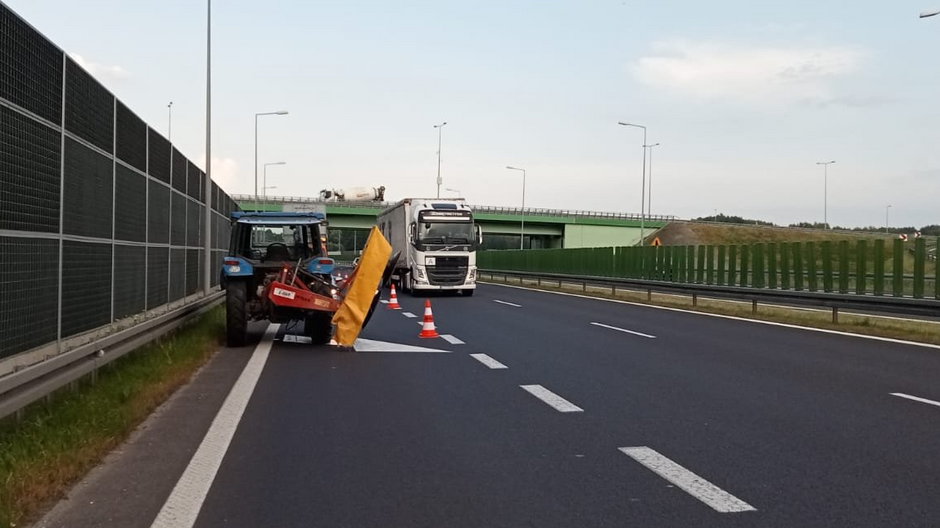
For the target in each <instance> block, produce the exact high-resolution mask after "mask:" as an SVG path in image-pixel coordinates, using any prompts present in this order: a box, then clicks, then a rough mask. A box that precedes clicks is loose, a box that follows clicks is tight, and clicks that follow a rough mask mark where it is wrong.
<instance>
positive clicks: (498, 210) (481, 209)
mask: <svg viewBox="0 0 940 528" xmlns="http://www.w3.org/2000/svg"><path fill="white" fill-rule="evenodd" d="M232 198H233V199H234V200H235V201H236V202H237V203H239V204H246V205H247V204H264V205H275V204H281V203H306V204H322V205H332V206H337V207H350V208H360V209H376V208H379V209H385V208H386V207H389V206H391V205H394V204H395V203H396V202H347V201H335V200H321V199H319V198H312V197H302V196H259V197H258V198H257V199H255V197H254V196H253V195H249V194H235V195H232ZM470 207H471V208H472V209H473V210H474V211H475V212H477V213H490V214H511V215H522V214H523V213H525V215H526V216H556V217H578V218H610V219H617V220H635V221H639V220H640V215H639V214H638V213H618V212H605V211H587V210H580V209H546V208H539V207H526V208H525V209H523V208H521V207H502V206H492V205H472V204H471V205H470ZM645 220H647V221H650V222H669V221H673V220H676V217H675V216H671V215H646V217H645Z"/></svg>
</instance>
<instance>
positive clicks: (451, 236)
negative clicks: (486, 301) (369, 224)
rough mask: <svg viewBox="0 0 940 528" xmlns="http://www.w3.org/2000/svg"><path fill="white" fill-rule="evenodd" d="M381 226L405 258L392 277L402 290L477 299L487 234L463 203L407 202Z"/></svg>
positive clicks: (388, 212) (389, 212)
mask: <svg viewBox="0 0 940 528" xmlns="http://www.w3.org/2000/svg"><path fill="white" fill-rule="evenodd" d="M377 224H378V226H379V230H380V231H382V234H384V235H385V238H387V239H388V241H389V242H390V243H391V244H392V248H393V250H394V251H398V252H400V253H401V256H400V257H399V259H398V264H397V266H396V268H395V271H394V272H393V273H392V280H393V281H395V282H396V283H397V284H398V285H399V288H400V289H402V290H404V291H410V292H412V293H413V294H417V293H418V292H420V291H427V290H450V291H459V292H461V293H462V294H463V295H467V296H469V295H473V291H474V290H475V289H476V287H477V284H476V283H477V253H476V252H477V249H478V248H479V247H480V244H481V243H482V242H483V234H482V230H481V229H480V227H479V226H478V225H476V224H475V223H474V221H473V211H471V210H470V207H469V206H468V205H467V204H466V203H465V202H464V200H463V198H456V199H453V198H450V199H448V198H405V199H404V200H401V201H400V202H398V203H396V204H395V205H392V206H391V207H389V208H388V209H386V210H385V211H383V212H382V213H381V214H380V215H379V216H378V219H377Z"/></svg>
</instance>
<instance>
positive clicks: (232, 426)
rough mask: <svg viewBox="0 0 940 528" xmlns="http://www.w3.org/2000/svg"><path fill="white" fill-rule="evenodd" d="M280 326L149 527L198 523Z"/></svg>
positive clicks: (184, 527) (270, 332)
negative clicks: (200, 511)
mask: <svg viewBox="0 0 940 528" xmlns="http://www.w3.org/2000/svg"><path fill="white" fill-rule="evenodd" d="M280 326H281V325H278V324H272V325H269V326H268V328H267V330H266V331H265V332H264V336H263V337H262V338H261V342H260V343H258V346H257V347H255V351H254V353H253V354H252V355H251V359H249V360H248V363H247V364H246V365H245V369H244V370H242V373H241V375H239V377H238V380H237V381H236V382H235V384H234V385H233V386H232V390H231V391H229V393H228V396H226V398H225V402H223V403H222V407H221V408H220V409H219V412H218V414H216V416H215V419H213V420H212V425H211V426H209V430H208V432H206V436H205V437H204V438H203V439H202V443H201V444H200V445H199V448H198V449H197V450H196V453H195V454H194V455H193V458H192V459H191V460H190V461H189V465H188V466H187V467H186V470H185V471H184V472H183V475H182V476H180V479H179V481H177V482H176V486H174V487H173V491H172V492H170V496H169V497H168V498H167V500H166V502H165V503H164V504H163V508H161V509H160V513H158V514H157V517H156V518H155V519H154V520H153V524H151V525H150V526H151V528H191V527H192V526H193V525H194V524H195V523H196V518H197V517H198V516H199V510H201V509H202V503H203V501H205V499H206V495H207V494H208V493H209V488H210V487H212V482H213V481H214V480H215V475H216V473H217V472H218V471H219V467H220V466H221V465H222V459H223V458H224V457H225V452H226V451H227V450H228V446H229V444H230V443H231V441H232V437H233V436H235V430H236V429H237V428H238V423H239V421H241V418H242V414H243V413H244V412H245V407H247V406H248V400H250V399H251V394H252V392H254V390H255V385H257V383H258V378H260V377H261V372H262V371H263V370H264V365H265V363H266V362H267V360H268V355H269V354H270V352H271V346H272V345H273V344H274V336H275V335H276V334H277V331H278V329H279V328H280Z"/></svg>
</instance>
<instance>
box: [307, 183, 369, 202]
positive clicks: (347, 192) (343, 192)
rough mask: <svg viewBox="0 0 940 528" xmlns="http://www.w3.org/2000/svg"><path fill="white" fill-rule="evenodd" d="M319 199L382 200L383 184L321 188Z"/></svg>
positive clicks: (339, 200) (331, 200) (333, 200)
mask: <svg viewBox="0 0 940 528" xmlns="http://www.w3.org/2000/svg"><path fill="white" fill-rule="evenodd" d="M320 199H321V200H323V201H325V202H326V201H330V202H384V201H385V186H384V185H381V186H379V187H347V188H345V189H323V190H322V191H320Z"/></svg>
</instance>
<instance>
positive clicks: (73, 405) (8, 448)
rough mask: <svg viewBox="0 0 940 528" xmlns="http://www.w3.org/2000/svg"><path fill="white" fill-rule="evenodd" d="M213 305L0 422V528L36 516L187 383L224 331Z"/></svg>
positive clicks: (222, 318)
mask: <svg viewBox="0 0 940 528" xmlns="http://www.w3.org/2000/svg"><path fill="white" fill-rule="evenodd" d="M224 322H225V312H224V309H223V308H215V309H213V310H211V311H210V312H208V313H206V314H205V315H203V316H202V317H201V318H200V319H199V320H197V321H195V322H193V323H190V324H189V325H187V326H185V327H184V328H181V329H178V330H177V331H176V332H175V333H173V334H172V335H170V336H165V337H164V338H162V339H161V340H158V341H157V342H154V343H151V344H149V345H146V346H144V347H142V348H140V349H138V350H137V351H135V352H133V353H131V354H128V355H126V356H124V357H122V358H120V359H117V360H115V361H114V362H112V363H110V364H109V365H107V366H106V367H104V368H103V369H101V370H100V372H99V374H98V376H97V380H96V381H95V382H91V381H90V380H85V381H82V382H81V383H79V384H78V387H77V388H76V389H75V390H63V391H60V392H59V393H58V394H57V395H55V396H53V397H52V398H50V399H49V400H48V401H45V402H42V403H37V404H34V405H33V406H31V407H29V408H27V409H25V411H24V412H23V414H22V416H21V418H20V419H19V420H17V419H15V418H12V417H11V418H8V419H6V420H3V421H2V422H0V527H6V526H17V525H22V524H24V523H26V522H30V521H33V520H35V518H36V516H37V515H38V514H39V513H40V512H41V510H42V509H43V508H45V507H48V506H49V505H50V504H52V503H53V502H54V501H55V500H57V499H59V498H60V497H62V495H63V494H64V493H65V492H66V491H67V490H68V489H69V487H70V486H71V485H72V484H74V483H75V482H76V481H77V480H78V479H80V478H81V477H82V476H83V475H85V473H87V472H88V471H89V470H90V469H91V468H93V467H94V466H95V465H96V464H98V462H99V461H100V460H101V459H102V458H103V457H104V456H105V455H106V454H107V453H108V452H110V451H111V450H112V449H114V448H115V447H117V446H118V445H120V444H121V443H122V442H123V441H124V440H125V439H126V438H127V437H128V436H129V435H130V433H131V432H132V431H133V430H134V429H135V428H136V427H137V426H138V425H139V424H140V423H141V422H143V421H144V419H146V418H147V416H149V415H150V414H151V413H152V412H153V411H154V409H156V408H157V407H158V406H159V405H160V404H161V403H163V402H164V401H166V399H167V398H169V396H170V395H171V394H173V392H174V391H176V389H178V388H179V387H180V386H182V385H183V384H185V383H186V382H187V381H188V380H189V379H190V378H191V377H192V375H193V373H194V372H196V370H198V369H199V367H201V366H202V365H203V364H205V363H206V361H208V359H209V358H210V357H211V356H212V354H213V353H214V352H215V351H216V350H217V349H218V347H219V345H220V343H221V336H222V335H224V331H223V330H224Z"/></svg>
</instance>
